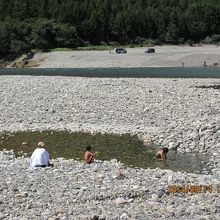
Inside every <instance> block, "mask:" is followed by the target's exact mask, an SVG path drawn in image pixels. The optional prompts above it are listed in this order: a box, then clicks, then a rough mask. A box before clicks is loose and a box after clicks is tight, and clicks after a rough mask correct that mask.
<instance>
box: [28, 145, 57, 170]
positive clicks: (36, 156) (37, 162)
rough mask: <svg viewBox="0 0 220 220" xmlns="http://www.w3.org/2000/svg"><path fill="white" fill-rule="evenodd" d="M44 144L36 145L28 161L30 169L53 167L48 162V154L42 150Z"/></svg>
mask: <svg viewBox="0 0 220 220" xmlns="http://www.w3.org/2000/svg"><path fill="white" fill-rule="evenodd" d="M44 146H45V144H44V142H39V143H38V148H37V149H36V150H35V151H34V152H33V154H32V156H31V160H30V169H34V168H36V167H47V166H53V164H51V163H50V161H49V153H48V152H47V151H46V149H45V148H44Z"/></svg>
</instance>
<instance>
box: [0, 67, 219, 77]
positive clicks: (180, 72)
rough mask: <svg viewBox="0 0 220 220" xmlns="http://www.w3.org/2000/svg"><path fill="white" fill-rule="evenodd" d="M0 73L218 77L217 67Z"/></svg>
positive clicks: (9, 71)
mask: <svg viewBox="0 0 220 220" xmlns="http://www.w3.org/2000/svg"><path fill="white" fill-rule="evenodd" d="M0 75H34V76H42V75H43V76H77V77H108V78H110V77H113V78H117V77H130V78H148V77H150V78H220V68H219V67H212V68H209V67H206V68H205V67H184V68H182V67H133V68H23V69H20V68H0Z"/></svg>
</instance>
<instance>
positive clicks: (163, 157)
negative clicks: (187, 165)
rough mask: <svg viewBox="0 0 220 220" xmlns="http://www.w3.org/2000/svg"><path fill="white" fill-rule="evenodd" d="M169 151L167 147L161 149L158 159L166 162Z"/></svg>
mask: <svg viewBox="0 0 220 220" xmlns="http://www.w3.org/2000/svg"><path fill="white" fill-rule="evenodd" d="M168 151H169V149H168V148H167V147H163V148H161V149H160V150H159V151H157V153H156V158H157V159H161V160H166V159H167V153H168Z"/></svg>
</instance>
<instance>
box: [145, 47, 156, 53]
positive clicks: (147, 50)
mask: <svg viewBox="0 0 220 220" xmlns="http://www.w3.org/2000/svg"><path fill="white" fill-rule="evenodd" d="M144 52H145V53H155V49H154V48H148V49H146V50H145V51H144Z"/></svg>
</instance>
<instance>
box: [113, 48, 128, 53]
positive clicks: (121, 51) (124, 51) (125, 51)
mask: <svg viewBox="0 0 220 220" xmlns="http://www.w3.org/2000/svg"><path fill="white" fill-rule="evenodd" d="M115 52H116V53H127V50H125V49H124V48H115Z"/></svg>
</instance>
